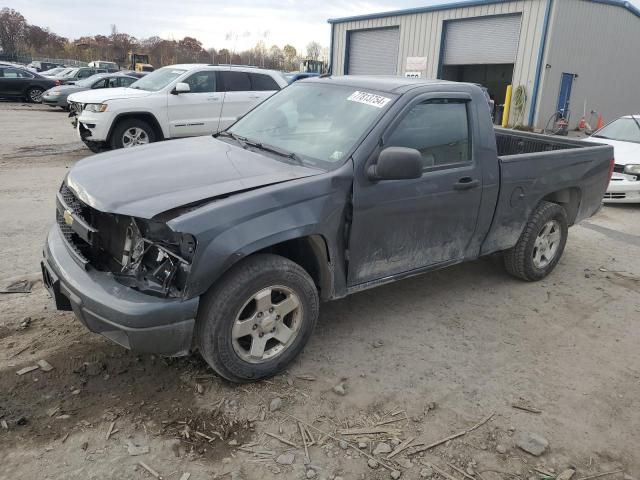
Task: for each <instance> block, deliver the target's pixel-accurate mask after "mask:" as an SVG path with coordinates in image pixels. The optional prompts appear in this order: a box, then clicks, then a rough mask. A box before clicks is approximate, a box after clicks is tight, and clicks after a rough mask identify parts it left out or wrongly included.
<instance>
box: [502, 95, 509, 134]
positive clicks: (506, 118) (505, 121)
mask: <svg viewBox="0 0 640 480" xmlns="http://www.w3.org/2000/svg"><path fill="white" fill-rule="evenodd" d="M509 110H511V85H507V94H506V96H505V98H504V112H502V128H507V126H508V125H509Z"/></svg>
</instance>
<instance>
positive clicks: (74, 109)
mask: <svg viewBox="0 0 640 480" xmlns="http://www.w3.org/2000/svg"><path fill="white" fill-rule="evenodd" d="M68 103H69V110H70V111H71V113H73V114H75V115H80V114H81V113H82V110H84V104H82V103H78V102H68Z"/></svg>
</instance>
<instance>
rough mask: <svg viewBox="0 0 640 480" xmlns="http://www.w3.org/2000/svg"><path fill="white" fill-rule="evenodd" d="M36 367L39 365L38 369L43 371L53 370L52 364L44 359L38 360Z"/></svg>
mask: <svg viewBox="0 0 640 480" xmlns="http://www.w3.org/2000/svg"><path fill="white" fill-rule="evenodd" d="M37 363H38V367H40V370H42V371H43V372H50V371H51V370H53V365H51V364H50V363H49V362H47V361H46V360H44V359H43V360H38V362H37Z"/></svg>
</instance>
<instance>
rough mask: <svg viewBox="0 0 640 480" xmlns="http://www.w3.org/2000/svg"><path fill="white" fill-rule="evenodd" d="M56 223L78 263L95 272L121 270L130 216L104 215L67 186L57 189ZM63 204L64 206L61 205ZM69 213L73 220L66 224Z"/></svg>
mask: <svg viewBox="0 0 640 480" xmlns="http://www.w3.org/2000/svg"><path fill="white" fill-rule="evenodd" d="M60 197H62V198H61V199H60V200H61V201H59V202H58V208H57V209H56V222H57V224H58V226H59V227H60V231H61V232H62V235H63V236H64V238H65V240H66V241H67V244H68V246H69V247H70V250H71V252H72V253H73V254H75V258H76V260H77V261H78V263H80V264H82V266H83V267H85V268H86V266H87V265H88V264H90V265H91V266H92V267H94V268H96V269H98V270H107V271H114V269H115V270H120V265H119V259H120V258H122V250H123V248H124V241H125V235H126V230H127V227H128V225H129V224H130V222H131V219H130V218H129V217H123V216H121V215H114V214H109V213H104V212H101V211H99V210H96V209H95V208H92V207H90V206H89V205H87V204H85V203H84V202H82V201H81V200H80V199H79V198H78V197H77V196H76V195H75V193H74V192H73V191H72V190H71V189H70V188H69V187H68V186H67V185H66V184H63V185H62V187H60ZM62 202H63V204H62ZM65 210H69V213H70V214H72V215H71V216H72V217H73V218H72V219H71V221H70V222H69V224H67V222H66V220H68V218H65V217H68V216H69V215H68V214H67V213H66V212H65Z"/></svg>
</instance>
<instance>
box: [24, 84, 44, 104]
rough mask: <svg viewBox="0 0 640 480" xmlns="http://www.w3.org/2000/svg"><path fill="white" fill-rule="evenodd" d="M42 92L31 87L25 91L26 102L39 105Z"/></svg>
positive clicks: (38, 88)
mask: <svg viewBox="0 0 640 480" xmlns="http://www.w3.org/2000/svg"><path fill="white" fill-rule="evenodd" d="M43 93H44V90H43V89H42V88H40V87H31V88H30V89H29V90H27V100H28V101H29V102H31V103H40V102H42V94H43Z"/></svg>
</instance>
